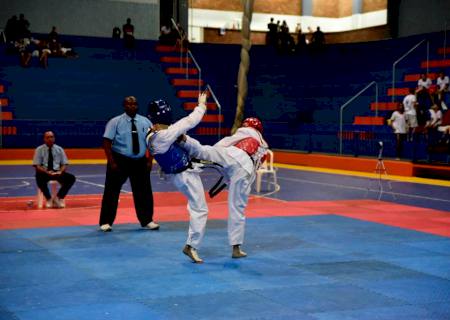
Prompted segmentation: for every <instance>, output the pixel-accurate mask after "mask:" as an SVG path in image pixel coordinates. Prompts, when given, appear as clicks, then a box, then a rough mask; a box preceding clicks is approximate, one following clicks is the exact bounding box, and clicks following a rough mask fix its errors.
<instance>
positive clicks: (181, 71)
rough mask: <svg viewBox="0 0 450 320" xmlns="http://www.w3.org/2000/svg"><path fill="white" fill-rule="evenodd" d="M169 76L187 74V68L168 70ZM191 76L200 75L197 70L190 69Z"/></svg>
mask: <svg viewBox="0 0 450 320" xmlns="http://www.w3.org/2000/svg"><path fill="white" fill-rule="evenodd" d="M165 72H166V73H167V74H186V68H172V67H171V68H166V70H165ZM188 73H189V74H198V70H197V69H195V68H188Z"/></svg>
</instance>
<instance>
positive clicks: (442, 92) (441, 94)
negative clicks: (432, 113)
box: [436, 70, 450, 110]
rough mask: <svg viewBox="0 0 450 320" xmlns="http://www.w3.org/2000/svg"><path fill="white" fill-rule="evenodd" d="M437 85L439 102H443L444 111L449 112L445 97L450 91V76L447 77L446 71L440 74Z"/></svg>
mask: <svg viewBox="0 0 450 320" xmlns="http://www.w3.org/2000/svg"><path fill="white" fill-rule="evenodd" d="M436 84H437V96H438V99H439V101H440V102H441V108H442V110H447V105H446V104H445V96H446V93H447V92H448V91H449V84H450V81H449V79H448V76H446V75H445V73H444V71H442V70H441V71H440V72H439V77H438V78H437V79H436Z"/></svg>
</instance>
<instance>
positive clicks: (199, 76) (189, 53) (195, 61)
mask: <svg viewBox="0 0 450 320" xmlns="http://www.w3.org/2000/svg"><path fill="white" fill-rule="evenodd" d="M187 53H188V55H189V56H190V57H191V59H192V62H194V65H195V67H196V68H197V70H198V93H199V94H200V92H201V91H202V89H201V80H202V69H201V68H200V66H199V65H198V63H197V60H195V58H194V55H193V54H192V52H191V50H188V51H187ZM186 60H187V59H186ZM188 70H189V68H188V65H187V62H186V79H188V78H189V72H188Z"/></svg>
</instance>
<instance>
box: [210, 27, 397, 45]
mask: <svg viewBox="0 0 450 320" xmlns="http://www.w3.org/2000/svg"><path fill="white" fill-rule="evenodd" d="M219 31H220V29H216V28H204V34H203V42H205V43H228V44H240V43H241V42H242V34H241V31H240V30H226V31H225V34H224V35H220V33H219ZM292 36H293V37H294V40H295V41H297V39H296V35H295V34H292ZM388 37H389V30H388V27H387V26H380V27H374V28H366V29H360V30H353V31H347V32H334V33H327V34H325V39H326V42H327V43H328V44H331V43H350V42H364V41H375V40H380V39H386V38H388ZM251 41H252V44H255V45H258V44H265V43H266V32H263V31H253V32H252V33H251Z"/></svg>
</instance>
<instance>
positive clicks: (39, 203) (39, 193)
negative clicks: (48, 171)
mask: <svg viewBox="0 0 450 320" xmlns="http://www.w3.org/2000/svg"><path fill="white" fill-rule="evenodd" d="M48 183H49V187H50V194H51V195H52V198H53V197H55V196H56V193H57V191H58V190H57V189H56V187H57V186H58V181H56V180H50V181H49V182H48ZM37 189H38V190H37V195H36V202H37V207H38V209H42V208H43V207H44V199H45V197H44V194H43V193H42V191H41V189H39V188H37Z"/></svg>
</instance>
